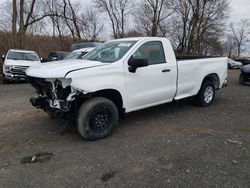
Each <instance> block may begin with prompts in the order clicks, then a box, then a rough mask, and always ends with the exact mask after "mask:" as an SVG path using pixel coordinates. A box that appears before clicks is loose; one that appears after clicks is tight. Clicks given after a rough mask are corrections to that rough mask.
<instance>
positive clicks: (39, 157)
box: [21, 152, 54, 164]
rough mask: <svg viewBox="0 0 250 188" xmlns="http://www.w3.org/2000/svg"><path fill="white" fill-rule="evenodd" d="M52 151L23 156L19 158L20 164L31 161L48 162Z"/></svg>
mask: <svg viewBox="0 0 250 188" xmlns="http://www.w3.org/2000/svg"><path fill="white" fill-rule="evenodd" d="M53 156H54V155H53V153H48V152H44V153H37V154H36V155H33V156H29V157H24V158H23V159H22V160H21V164H31V163H44V162H48V161H49V160H50V159H51V158H52V157H53Z"/></svg>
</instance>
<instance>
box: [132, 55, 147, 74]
mask: <svg viewBox="0 0 250 188" xmlns="http://www.w3.org/2000/svg"><path fill="white" fill-rule="evenodd" d="M128 65H129V68H128V70H129V72H132V73H135V72H136V70H137V68H139V67H146V66H148V60H147V59H135V58H133V57H131V58H130V59H129V60H128Z"/></svg>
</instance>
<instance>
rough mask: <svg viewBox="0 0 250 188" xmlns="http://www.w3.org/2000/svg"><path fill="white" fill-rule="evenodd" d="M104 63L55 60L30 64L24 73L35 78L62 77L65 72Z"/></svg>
mask: <svg viewBox="0 0 250 188" xmlns="http://www.w3.org/2000/svg"><path fill="white" fill-rule="evenodd" d="M105 65H107V64H105V63H102V62H99V61H88V60H80V59H76V60H68V61H66V60H65V61H56V62H49V63H42V64H40V65H37V66H32V67H30V68H28V69H27V70H26V74H27V75H28V76H31V77H37V78H64V77H65V76H66V74H67V73H69V72H72V71H76V70H81V69H87V68H93V67H97V66H105Z"/></svg>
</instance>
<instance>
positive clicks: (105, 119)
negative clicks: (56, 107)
mask: <svg viewBox="0 0 250 188" xmlns="http://www.w3.org/2000/svg"><path fill="white" fill-rule="evenodd" d="M118 117H119V114H118V110H117V107H116V106H115V104H114V103H113V102H112V101H110V100H108V99H106V98H102V97H97V98H92V99H90V100H88V101H86V102H85V103H83V104H82V106H81V107H80V109H79V111H78V116H77V128H78V132H79V133H80V135H81V136H82V137H83V138H85V139H86V140H97V139H102V138H105V137H107V136H108V135H109V134H110V133H111V132H112V130H113V128H114V127H115V126H116V125H117V123H118Z"/></svg>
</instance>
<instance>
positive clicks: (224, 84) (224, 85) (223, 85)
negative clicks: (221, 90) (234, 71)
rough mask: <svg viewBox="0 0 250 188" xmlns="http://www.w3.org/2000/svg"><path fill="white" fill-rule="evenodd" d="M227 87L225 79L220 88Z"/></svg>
mask: <svg viewBox="0 0 250 188" xmlns="http://www.w3.org/2000/svg"><path fill="white" fill-rule="evenodd" d="M227 86H228V78H226V79H225V80H224V82H223V84H222V87H227Z"/></svg>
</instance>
